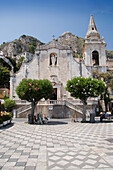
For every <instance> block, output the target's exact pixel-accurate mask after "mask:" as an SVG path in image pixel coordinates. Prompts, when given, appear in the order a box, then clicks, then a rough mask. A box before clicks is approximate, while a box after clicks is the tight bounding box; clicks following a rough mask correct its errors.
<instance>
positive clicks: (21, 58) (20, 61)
mask: <svg viewBox="0 0 113 170" xmlns="http://www.w3.org/2000/svg"><path fill="white" fill-rule="evenodd" d="M24 59H25V58H24V57H23V56H21V57H20V58H19V59H18V61H17V63H16V71H18V70H19V69H20V67H21V65H22V63H23V61H24Z"/></svg>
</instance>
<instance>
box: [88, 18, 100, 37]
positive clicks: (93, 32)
mask: <svg viewBox="0 0 113 170" xmlns="http://www.w3.org/2000/svg"><path fill="white" fill-rule="evenodd" d="M86 38H89V39H100V34H99V33H98V31H97V28H96V25H95V22H94V19H93V16H92V15H90V21H89V26H88V32H87V34H86Z"/></svg>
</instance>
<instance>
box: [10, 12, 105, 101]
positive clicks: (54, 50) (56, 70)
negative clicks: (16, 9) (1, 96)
mask: <svg viewBox="0 0 113 170" xmlns="http://www.w3.org/2000/svg"><path fill="white" fill-rule="evenodd" d="M105 47H106V43H105V41H104V38H103V37H102V39H101V38H100V34H99V33H98V31H97V28H96V25H95V22H94V20H93V17H92V15H91V16H90V21H89V26H88V31H87V34H86V37H85V45H84V48H83V60H82V61H77V60H75V59H74V58H73V52H72V49H71V47H70V46H67V45H62V44H60V43H59V42H58V41H56V40H55V39H54V38H53V39H52V40H51V41H50V42H49V43H47V44H44V45H40V46H38V47H37V49H36V51H35V55H34V56H33V59H32V60H31V61H29V62H27V63H25V62H24V63H23V64H22V66H21V68H20V70H19V71H18V72H17V73H16V74H12V76H11V78H10V98H11V99H13V97H15V100H19V98H18V96H17V94H16V92H15V89H16V87H17V86H18V84H19V82H20V81H21V80H22V79H24V78H26V79H38V80H39V79H48V80H50V81H51V82H52V84H53V88H54V91H55V94H56V95H55V98H54V99H55V100H61V99H62V98H63V96H64V95H66V96H67V98H70V95H69V93H68V92H66V90H65V86H66V83H67V80H70V79H71V78H73V77H78V76H83V77H89V76H91V72H92V71H93V70H98V71H99V72H106V69H107V66H106V53H105Z"/></svg>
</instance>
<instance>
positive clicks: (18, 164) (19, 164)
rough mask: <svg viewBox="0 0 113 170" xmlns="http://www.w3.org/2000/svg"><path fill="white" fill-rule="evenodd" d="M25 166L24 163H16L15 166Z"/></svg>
mask: <svg viewBox="0 0 113 170" xmlns="http://www.w3.org/2000/svg"><path fill="white" fill-rule="evenodd" d="M25 165H26V162H17V163H16V166H25Z"/></svg>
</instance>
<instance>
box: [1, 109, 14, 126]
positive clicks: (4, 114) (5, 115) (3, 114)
mask: <svg viewBox="0 0 113 170" xmlns="http://www.w3.org/2000/svg"><path fill="white" fill-rule="evenodd" d="M11 118H12V114H11V113H8V112H6V111H4V112H1V113H0V119H2V123H3V121H6V120H10V119H11ZM2 123H1V124H2Z"/></svg>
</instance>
